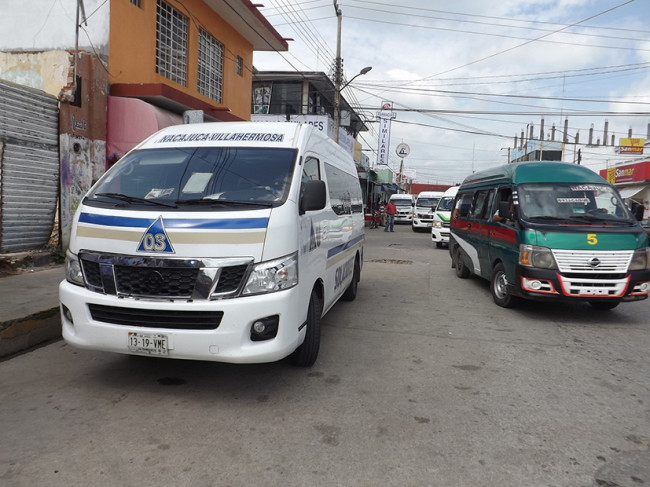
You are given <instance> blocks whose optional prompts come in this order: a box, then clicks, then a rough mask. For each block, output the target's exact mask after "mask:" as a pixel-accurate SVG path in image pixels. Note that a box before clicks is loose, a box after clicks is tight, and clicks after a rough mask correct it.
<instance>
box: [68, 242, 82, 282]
mask: <svg viewBox="0 0 650 487" xmlns="http://www.w3.org/2000/svg"><path fill="white" fill-rule="evenodd" d="M65 278H66V280H67V281H68V282H71V283H72V284H76V285H77V286H83V285H84V276H83V272H81V263H80V262H79V257H77V256H76V255H75V254H73V253H72V252H70V250H67V251H66V253H65Z"/></svg>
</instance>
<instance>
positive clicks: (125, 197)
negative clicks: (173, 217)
mask: <svg viewBox="0 0 650 487" xmlns="http://www.w3.org/2000/svg"><path fill="white" fill-rule="evenodd" d="M93 196H105V197H106V198H113V199H116V200H120V201H126V202H127V203H145V204H148V205H156V206H166V207H168V208H176V205H175V204H172V203H163V202H161V201H156V200H148V199H146V198H139V197H137V196H129V195H128V194H124V193H96V194H94V195H93Z"/></svg>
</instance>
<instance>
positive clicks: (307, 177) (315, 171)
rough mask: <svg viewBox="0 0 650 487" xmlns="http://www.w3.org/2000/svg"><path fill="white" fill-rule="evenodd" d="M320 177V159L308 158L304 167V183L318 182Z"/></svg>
mask: <svg viewBox="0 0 650 487" xmlns="http://www.w3.org/2000/svg"><path fill="white" fill-rule="evenodd" d="M320 178H321V177H320V167H319V164H318V159H316V158H315V157H307V158H306V159H305V163H304V164H303V166H302V182H303V183H304V182H305V181H317V180H319V179H320Z"/></svg>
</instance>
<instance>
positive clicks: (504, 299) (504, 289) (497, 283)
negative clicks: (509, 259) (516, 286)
mask: <svg viewBox="0 0 650 487" xmlns="http://www.w3.org/2000/svg"><path fill="white" fill-rule="evenodd" d="M490 292H491V293H492V299H493V300H494V302H495V303H496V304H498V305H499V306H501V307H502V308H512V307H513V306H515V305H516V304H517V298H516V297H515V296H513V295H512V294H508V279H507V278H506V269H505V267H503V264H502V263H501V262H499V263H498V264H497V265H495V266H494V269H492V277H491V279H490Z"/></svg>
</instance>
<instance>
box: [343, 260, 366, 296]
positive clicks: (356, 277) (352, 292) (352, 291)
mask: <svg viewBox="0 0 650 487" xmlns="http://www.w3.org/2000/svg"><path fill="white" fill-rule="evenodd" d="M360 280H361V266H359V259H358V258H357V259H354V271H353V273H352V281H351V282H350V285H349V286H348V288H347V289H346V290H345V292H344V293H343V296H341V299H342V300H343V301H354V300H355V298H356V297H357V287H358V285H359V281H360Z"/></svg>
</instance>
